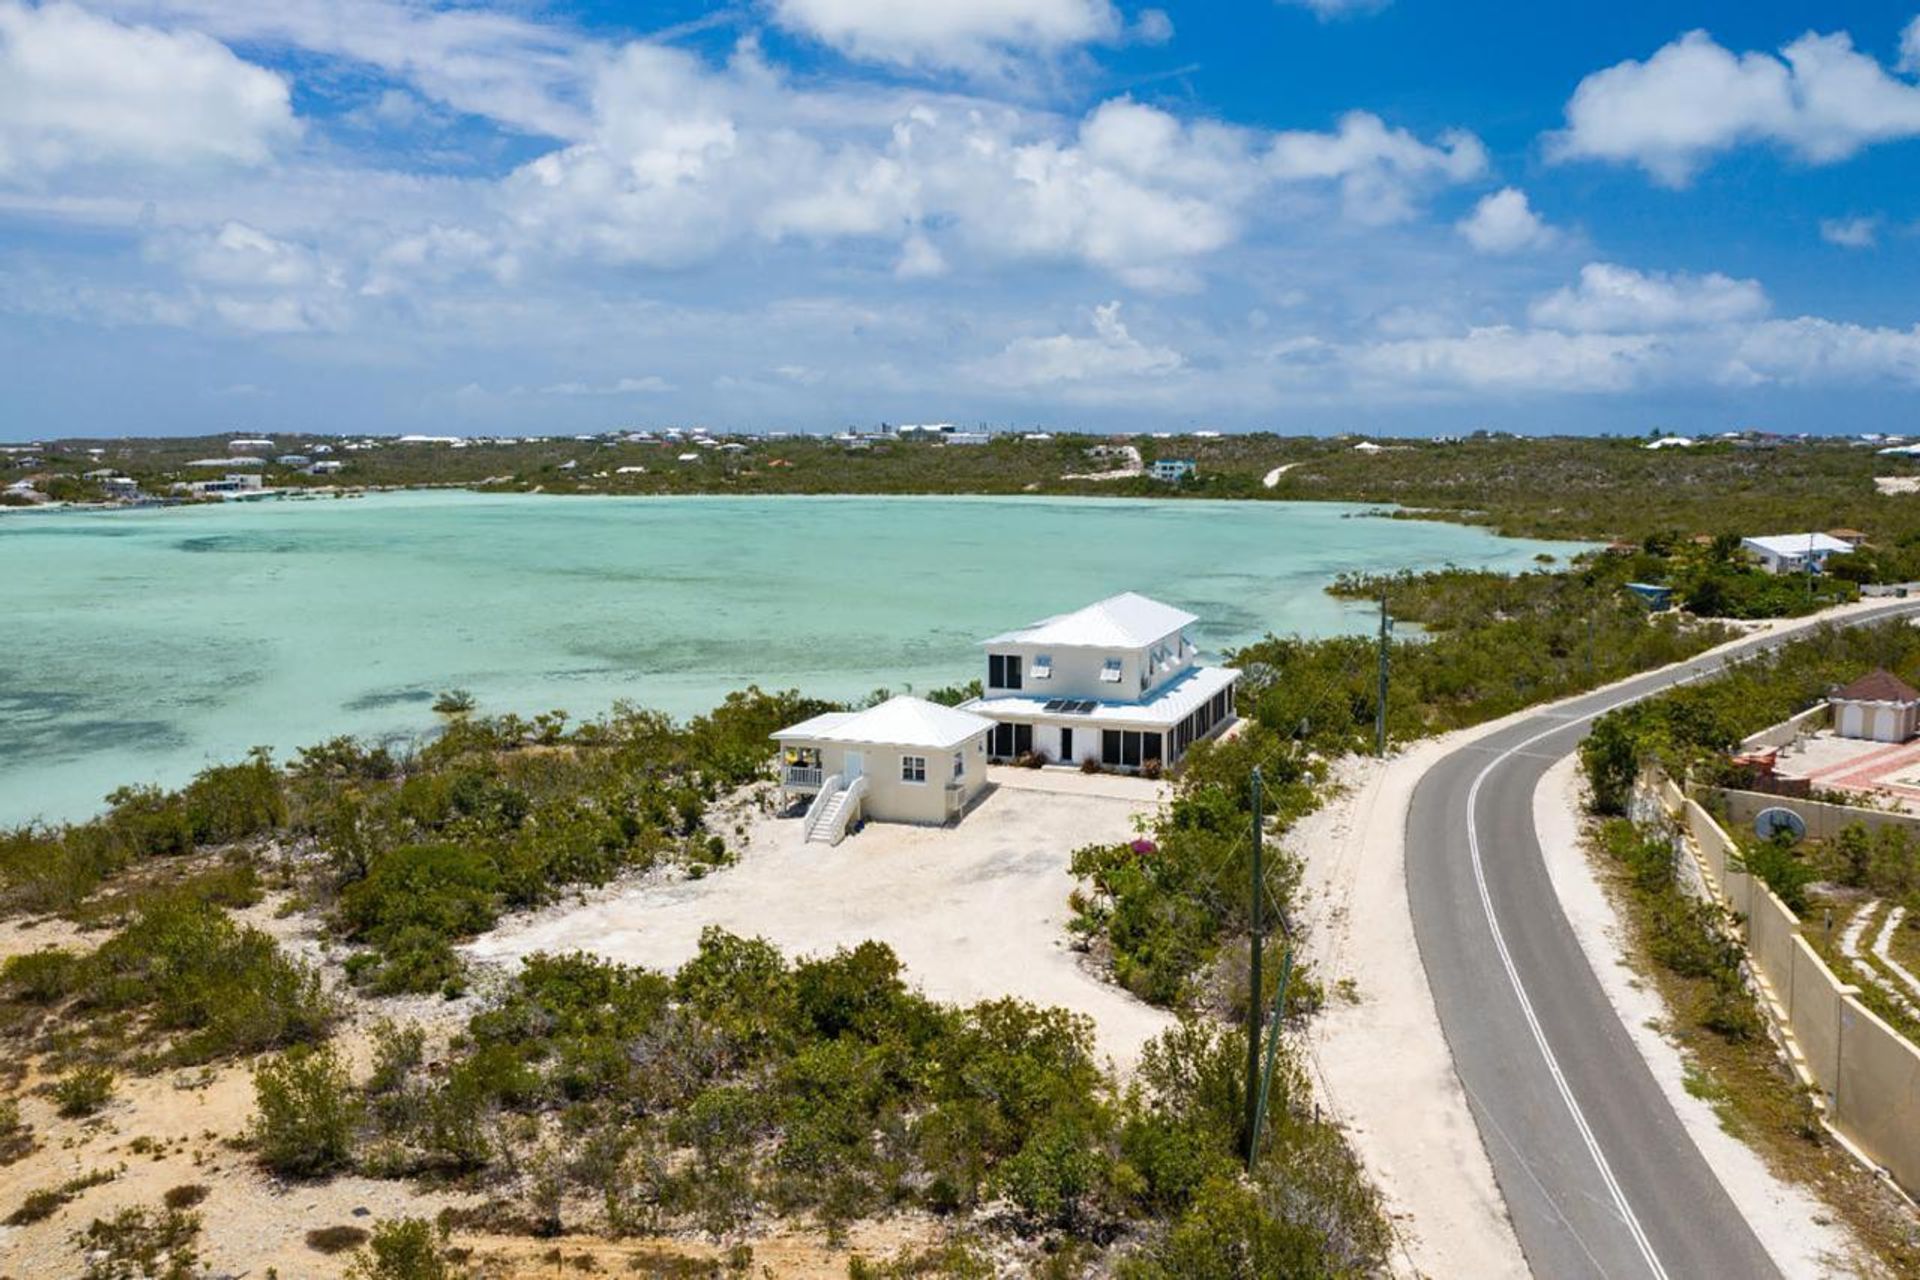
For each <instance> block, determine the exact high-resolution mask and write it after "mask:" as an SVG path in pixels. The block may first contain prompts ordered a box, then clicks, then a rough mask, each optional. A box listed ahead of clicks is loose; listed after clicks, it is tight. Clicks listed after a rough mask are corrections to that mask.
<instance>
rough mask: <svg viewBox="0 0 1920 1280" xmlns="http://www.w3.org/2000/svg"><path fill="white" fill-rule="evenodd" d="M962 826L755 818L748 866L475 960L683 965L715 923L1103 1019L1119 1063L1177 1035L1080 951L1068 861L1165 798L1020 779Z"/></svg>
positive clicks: (546, 915)
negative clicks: (840, 830)
mask: <svg viewBox="0 0 1920 1280" xmlns="http://www.w3.org/2000/svg"><path fill="white" fill-rule="evenodd" d="M993 776H994V780H995V783H996V789H995V790H994V791H992V792H991V793H990V794H989V795H988V796H987V797H986V798H985V799H984V800H982V801H981V803H980V804H979V805H978V806H977V807H976V808H975V809H974V810H973V812H971V813H969V814H968V815H967V816H966V817H965V819H963V820H962V821H961V822H960V823H959V824H958V825H957V826H954V827H951V828H930V827H910V826H897V825H892V824H888V823H869V824H868V825H867V826H866V828H865V829H864V830H862V831H861V832H860V833H859V834H858V835H854V836H850V837H848V838H847V839H846V840H845V841H843V842H842V843H841V844H840V845H839V846H837V847H830V846H827V845H824V844H805V843H803V842H802V841H801V839H800V823H799V820H798V819H797V818H775V817H769V816H764V815H756V816H755V817H753V818H752V819H751V820H750V821H749V826H748V831H747V845H746V851H745V852H744V853H743V854H742V856H741V858H740V861H739V863H738V864H736V865H735V866H732V867H728V868H726V869H724V870H722V871H718V872H715V873H713V874H711V875H708V876H706V877H705V878H704V879H700V880H685V879H676V880H670V881H663V880H659V879H653V880H648V881H643V882H639V883H632V882H630V883H627V884H624V885H613V886H609V887H608V888H607V889H606V890H603V891H601V892H599V893H596V894H592V895H589V896H588V897H587V899H586V900H585V901H584V902H573V903H567V904H561V905H558V906H555V907H551V908H548V909H546V910H544V911H540V912H536V913H533V914H532V915H529V916H520V917H515V918H513V919H510V920H509V921H507V922H506V923H505V924H504V925H502V926H501V927H500V928H498V929H496V930H494V931H493V932H492V933H489V934H487V935H486V936H484V937H482V938H479V939H477V940H476V941H475V942H473V943H472V944H471V945H470V946H469V947H468V948H467V950H468V952H469V953H470V954H471V955H473V956H474V957H475V958H476V959H479V960H486V961H502V960H510V959H513V958H516V957H519V956H524V955H527V954H529V953H531V952H535V951H575V950H584V951H591V952H593V953H595V954H597V955H602V956H606V957H609V958H611V959H614V960H620V961H624V962H626V963H629V964H641V965H646V966H649V967H651V968H656V969H662V970H672V969H674V968H676V967H678V966H679V965H680V964H681V963H682V962H683V961H685V960H686V959H687V958H688V957H689V956H691V955H692V954H693V953H694V949H695V947H696V945H697V944H698V942H699V938H700V931H701V930H702V929H704V928H706V927H707V926H708V925H720V926H721V927H723V928H726V929H729V930H732V931H733V932H735V933H739V934H743V935H748V936H753V935H758V936H760V937H764V938H766V939H767V940H768V941H770V942H773V943H775V944H777V945H778V946H779V947H781V948H782V949H783V950H785V951H787V952H788V953H789V954H803V953H819V952H824V951H831V950H833V949H834V948H836V947H843V946H852V945H854V944H855V943H859V942H863V941H865V940H866V939H868V938H873V939H877V940H878V941H881V942H884V943H886V944H887V945H889V946H891V947H892V948H893V949H894V951H895V952H896V953H898V954H899V956H900V958H901V960H902V961H903V962H904V963H905V964H906V968H907V976H908V980H909V981H911V982H914V983H916V984H918V985H919V986H920V987H921V988H922V989H923V990H924V991H925V992H926V993H927V994H928V995H929V996H932V997H933V998H935V999H938V1000H952V1001H960V1002H971V1001H975V1000H983V999H988V998H992V997H997V996H1006V995H1012V996H1019V997H1020V998H1022V999H1025V1000H1031V1001H1033V1002H1034V1003H1036V1004H1040V1005H1059V1006H1062V1007H1065V1008H1069V1009H1073V1010H1076V1011H1078V1012H1081V1013H1084V1014H1087V1015H1088V1016H1089V1017H1091V1018H1092V1019H1093V1020H1094V1025H1095V1028H1096V1034H1097V1037H1098V1041H1099V1046H1100V1050H1101V1052H1102V1053H1104V1054H1106V1055H1109V1056H1111V1057H1112V1058H1113V1059H1114V1061H1115V1062H1116V1063H1117V1064H1118V1065H1120V1066H1121V1067H1122V1068H1126V1067H1129V1066H1131V1065H1132V1063H1133V1062H1134V1061H1135V1060H1136V1059H1137V1058H1138V1056H1139V1052H1140V1047H1141V1046H1142V1045H1143V1044H1145V1043H1146V1042H1147V1041H1148V1040H1150V1039H1152V1038H1153V1037H1154V1036H1156V1035H1158V1034H1159V1033H1160V1032H1161V1031H1162V1030H1163V1029H1165V1028H1166V1027H1167V1026H1169V1025H1171V1023H1172V1019H1171V1017H1170V1016H1169V1015H1168V1014H1167V1013H1165V1012H1164V1011H1162V1010H1159V1009H1155V1008H1153V1007H1151V1006H1149V1005H1146V1004H1144V1003H1142V1002H1141V1001H1139V1000H1136V999H1135V998H1134V997H1133V996H1131V995H1129V994H1128V993H1127V992H1125V991H1123V990H1121V989H1120V988H1118V987H1115V986H1113V985H1112V984H1110V983H1108V982H1105V981H1103V980H1102V979H1101V978H1099V977H1098V976H1096V974H1095V973H1094V972H1093V970H1092V968H1091V967H1090V966H1089V965H1088V964H1087V963H1086V960H1085V957H1084V956H1082V955H1081V954H1080V953H1079V952H1076V951H1073V950H1071V949H1070V947H1069V942H1070V938H1069V935H1068V934H1067V931H1066V923H1067V918H1068V915H1069V912H1068V908H1067V895H1068V894H1069V893H1071V892H1072V891H1073V888H1074V884H1075V881H1074V879H1073V877H1072V875H1070V874H1069V873H1068V870H1067V863H1068V859H1069V858H1070V857H1071V856H1072V853H1073V850H1075V849H1076V848H1078V847H1080V846H1081V845H1083V844H1088V843H1093V842H1097V841H1107V840H1120V839H1125V838H1127V837H1129V836H1131V835H1132V834H1133V831H1134V827H1133V820H1134V817H1135V816H1136V815H1138V814H1143V813H1147V812H1150V811H1151V810H1152V809H1153V807H1154V806H1155V805H1156V804H1157V803H1158V800H1159V797H1160V795H1161V794H1162V793H1161V789H1160V787H1159V786H1158V785H1157V784H1154V783H1149V782H1145V781H1142V780H1140V779H1133V778H1116V777H1109V776H1104V775H1102V776H1094V777H1085V776H1083V775H1080V774H1076V773H1066V772H1056V771H1051V770H1049V771H1045V772H1031V771H1027V770H1016V769H996V770H994V771H993Z"/></svg>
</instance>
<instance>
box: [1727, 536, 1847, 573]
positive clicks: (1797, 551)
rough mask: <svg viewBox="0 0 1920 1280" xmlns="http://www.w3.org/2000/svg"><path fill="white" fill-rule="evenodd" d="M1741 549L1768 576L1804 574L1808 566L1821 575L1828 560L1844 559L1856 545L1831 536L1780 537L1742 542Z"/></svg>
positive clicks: (1744, 540)
mask: <svg viewBox="0 0 1920 1280" xmlns="http://www.w3.org/2000/svg"><path fill="white" fill-rule="evenodd" d="M1740 546H1741V547H1742V549H1744V550H1745V551H1747V552H1748V553H1750V554H1751V555H1752V556H1753V557H1754V559H1756V560H1758V561H1759V562H1760V567H1761V568H1762V569H1765V570H1766V571H1767V572H1768V573H1804V572H1805V571H1806V569H1807V567H1808V563H1809V562H1811V563H1812V567H1813V570H1814V572H1816V573H1818V572H1820V571H1822V570H1824V569H1825V568H1826V567H1827V557H1828V556H1834V555H1842V556H1843V555H1845V554H1847V552H1849V551H1851V550H1853V544H1851V543H1849V542H1846V541H1844V540H1842V539H1840V538H1836V537H1834V536H1833V535H1832V534H1828V533H1777V534H1770V535H1767V536H1765V537H1758V538H1742V539H1740Z"/></svg>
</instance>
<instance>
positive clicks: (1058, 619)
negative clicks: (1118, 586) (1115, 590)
mask: <svg viewBox="0 0 1920 1280" xmlns="http://www.w3.org/2000/svg"><path fill="white" fill-rule="evenodd" d="M1198 621H1199V619H1198V618H1197V617H1195V616H1194V615H1193V614H1191V613H1188V612H1186V611H1185V610H1184V609H1176V608H1174V607H1173V606H1172V605H1170V604H1161V603H1160V602H1159V601H1158V600H1149V599H1148V598H1147V597H1146V596H1143V595H1140V594H1139V593H1138V592H1134V591H1123V592H1121V593H1120V594H1119V595H1117V596H1109V597H1107V598H1106V599H1105V600H1102V601H1100V602H1098V603H1097V604H1090V605H1088V606H1087V607H1086V608H1084V609H1076V610H1074V611H1073V612H1072V613H1062V614H1058V615H1056V616H1054V617H1051V618H1042V619H1041V620H1040V621H1038V622H1035V623H1032V624H1031V625H1029V626H1025V627H1021V628H1020V629H1018V630H1016V631H1007V632H1003V633H1001V634H1000V635H997V636H993V637H991V638H990V639H988V640H986V641H984V642H983V643H986V644H1057V645H1063V646H1066V647H1068V648H1074V647H1082V648H1089V649H1139V648H1144V647H1145V646H1147V645H1150V644H1152V643H1153V642H1154V641H1156V640H1159V639H1161V638H1162V637H1164V636H1166V635H1167V634H1168V633H1169V632H1173V631H1178V630H1180V628H1182V627H1187V626H1192V625H1193V624H1194V623H1196V622H1198Z"/></svg>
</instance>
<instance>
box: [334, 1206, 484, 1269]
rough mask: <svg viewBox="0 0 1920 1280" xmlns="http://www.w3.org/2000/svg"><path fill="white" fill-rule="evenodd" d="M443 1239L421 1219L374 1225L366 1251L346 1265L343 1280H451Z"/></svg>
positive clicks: (450, 1265) (388, 1221)
mask: <svg viewBox="0 0 1920 1280" xmlns="http://www.w3.org/2000/svg"><path fill="white" fill-rule="evenodd" d="M445 1245H446V1238H445V1235H444V1234H443V1233H442V1232H440V1231H437V1230H436V1229H435V1228H434V1226H433V1224H432V1223H430V1222H428V1221H426V1219H424V1218H392V1219H388V1220H386V1221H383V1222H377V1223H375V1224H374V1227H373V1235H372V1237H371V1238H370V1239H369V1240H368V1241H367V1244H366V1247H365V1248H363V1249H361V1250H360V1251H359V1252H358V1253H356V1254H354V1256H353V1261H352V1262H350V1263H349V1264H348V1265H347V1280H455V1277H456V1276H457V1275H458V1274H460V1273H459V1272H457V1271H456V1270H455V1267H454V1264H453V1263H452V1262H451V1261H449V1260H448V1258H447V1255H446V1249H445Z"/></svg>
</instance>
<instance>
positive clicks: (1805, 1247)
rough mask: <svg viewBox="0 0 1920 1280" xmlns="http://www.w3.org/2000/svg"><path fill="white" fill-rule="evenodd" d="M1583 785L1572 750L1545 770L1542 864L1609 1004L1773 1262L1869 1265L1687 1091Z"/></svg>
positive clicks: (1538, 811) (1796, 1268)
mask: <svg viewBox="0 0 1920 1280" xmlns="http://www.w3.org/2000/svg"><path fill="white" fill-rule="evenodd" d="M1584 812H1585V789H1584V786H1583V784H1582V783H1581V779H1580V772H1579V767H1578V760H1577V758H1576V757H1574V756H1568V757H1567V758H1566V759H1565V760H1562V761H1561V762H1560V763H1559V764H1557V765H1554V766H1553V767H1552V768H1551V769H1549V770H1547V772H1546V774H1545V775H1543V776H1542V777H1541V779H1540V786H1539V789H1538V790H1536V791H1535V792H1534V795H1533V822H1534V827H1535V829H1536V830H1537V831H1538V832H1539V833H1540V848H1541V852H1542V853H1543V854H1544V856H1545V857H1546V862H1547V874H1548V875H1549V877H1550V878H1551V879H1552V880H1553V888H1554V892H1555V893H1556V894H1557V895H1558V896H1559V899H1560V909H1561V910H1562V911H1564V912H1566V914H1567V920H1568V923H1570V924H1571V925H1572V926H1573V932H1574V936H1575V937H1577V938H1578V939H1579V940H1580V949H1581V950H1582V951H1584V952H1586V956H1587V963H1588V964H1589V965H1591V966H1593V971H1594V973H1595V974H1596V975H1597V976H1598V977H1599V979H1600V985H1601V986H1602V987H1604V988H1605V989H1606V992H1607V999H1608V1000H1610V1001H1611V1002H1612V1003H1613V1008H1614V1012H1616V1013H1617V1014H1619V1015H1620V1021H1621V1023H1622V1025H1624V1026H1625V1027H1626V1029H1627V1033H1628V1034H1629V1035H1631V1036H1632V1037H1633V1042H1634V1045H1635V1047H1637V1048H1638V1049H1639V1050H1640V1056H1641V1057H1643V1058H1645V1059H1646V1061H1647V1066H1648V1067H1649V1068H1650V1069H1651V1070H1652V1071H1653V1077H1654V1079H1655V1080H1657V1081H1658V1082H1659V1084H1660V1091H1661V1092H1662V1093H1664V1094H1666V1096H1667V1102H1668V1103H1669V1104H1670V1105H1671V1106H1672V1107H1673V1110H1674V1114H1676V1115H1678V1116H1679V1117H1680V1122H1681V1123H1682V1124H1683V1125H1685V1126H1686V1129H1687V1133H1688V1134H1689V1135H1691V1136H1692V1138H1693V1142H1694V1145H1695V1146H1697V1147H1699V1148H1700V1154H1701V1155H1703V1156H1705V1157H1706V1159H1707V1164H1708V1165H1709V1166H1710V1167H1711V1168H1712V1169H1713V1172H1714V1176H1715V1177H1717V1178H1719V1179H1720V1184H1721V1185H1722V1186H1724V1187H1725V1188H1726V1189H1727V1194H1728V1195H1730V1196H1732V1197H1733V1202H1734V1204H1736V1205H1738V1206H1739V1208H1740V1212H1741V1213H1742V1214H1744V1215H1745V1216H1746V1219H1747V1221H1748V1222H1749V1223H1751V1224H1752V1226H1753V1229H1754V1233H1755V1234H1756V1235H1758V1236H1759V1237H1760V1243H1761V1244H1762V1245H1764V1246H1765V1247H1766V1250H1767V1252H1768V1253H1769V1254H1771V1255H1772V1256H1773V1260H1774V1264H1775V1265H1776V1266H1778V1267H1779V1268H1780V1270H1781V1272H1782V1273H1783V1274H1785V1275H1787V1276H1794V1277H1797V1276H1807V1277H1818V1276H1835V1275H1871V1274H1874V1273H1873V1272H1871V1271H1862V1270H1860V1269H1859V1268H1858V1267H1856V1266H1855V1265H1853V1264H1852V1263H1850V1262H1849V1261H1848V1259H1849V1258H1850V1257H1851V1256H1852V1255H1853V1253H1854V1252H1855V1251H1854V1250H1853V1249H1852V1248H1851V1244H1850V1241H1849V1240H1848V1238H1847V1234H1846V1232H1845V1231H1844V1230H1843V1229H1841V1228H1839V1227H1837V1226H1835V1225H1834V1224H1833V1221H1832V1218H1831V1217H1830V1215H1829V1214H1828V1213H1827V1211H1826V1210H1825V1209H1824V1208H1823V1206H1822V1205H1821V1204H1820V1202H1819V1200H1817V1199H1816V1198H1814V1197H1813V1196H1812V1195H1810V1194H1808V1193H1807V1192H1806V1191H1804V1190H1802V1189H1801V1188H1799V1187H1796V1186H1793V1185H1792V1184H1791V1183H1788V1182H1784V1181H1782V1180H1781V1179H1779V1178H1777V1177H1775V1176H1774V1174H1773V1173H1772V1171H1771V1170H1769V1169H1768V1168H1767V1166H1766V1163H1765V1162H1764V1161H1763V1160H1761V1158H1760V1156H1759V1155H1758V1154H1757V1153H1756V1152H1755V1151H1754V1150H1753V1148H1751V1147H1749V1146H1747V1145H1746V1144H1745V1143H1743V1142H1741V1141H1740V1140H1739V1139H1737V1138H1735V1137H1733V1136H1732V1135H1731V1134H1729V1133H1727V1131H1726V1130H1725V1129H1722V1128H1721V1127H1720V1121H1719V1119H1718V1118H1717V1117H1716V1116H1715V1115H1714V1114H1713V1108H1712V1107H1711V1106H1710V1105H1708V1104H1707V1103H1706V1102H1705V1101H1704V1100H1702V1099H1700V1098H1696V1097H1694V1096H1693V1095H1692V1094H1690V1093H1688V1092H1687V1087H1686V1062H1685V1059H1684V1058H1683V1057H1682V1055H1681V1052H1680V1047H1679V1046H1678V1045H1677V1044H1675V1043H1674V1042H1673V1041H1672V1040H1671V1039H1669V1038H1668V1037H1667V1036H1666V1034H1665V1033H1664V1032H1663V1031H1662V1030H1661V1028H1662V1027H1665V1026H1667V1025H1669V1024H1670V1023H1671V1022H1672V1013H1671V1011H1669V1010H1668V1008H1667V1006H1666V1002H1665V1001H1663V1000H1662V999H1661V998H1660V993H1659V992H1658V991H1656V990H1655V989H1654V988H1653V987H1651V986H1649V985H1647V984H1646V983H1644V982H1642V981H1641V980H1640V979H1639V978H1638V977H1637V976H1636V975H1635V974H1634V971H1633V969H1632V967H1631V966H1630V965H1629V964H1628V962H1627V960H1626V959H1625V950H1626V948H1625V945H1624V943H1623V942H1622V938H1623V937H1624V931H1623V926H1622V925H1621V923H1620V917H1619V915H1618V914H1617V913H1616V912H1615V911H1614V909H1613V904H1612V903H1611V902H1610V901H1608V899H1607V895H1606V892H1605V890H1603V889H1602V888H1601V887H1600V882H1599V881H1598V880H1596V879H1595V878H1594V874H1593V866H1592V864H1591V863H1590V862H1589V861H1588V860H1587V855H1586V854H1585V853H1584V852H1583V851H1582V850H1581V847H1580V836H1581V830H1582V817H1581V815H1582V814H1583V813H1584Z"/></svg>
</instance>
